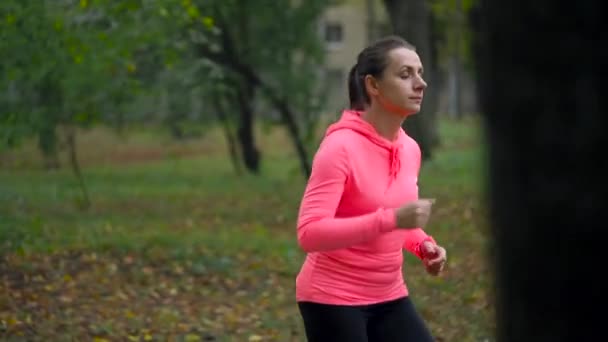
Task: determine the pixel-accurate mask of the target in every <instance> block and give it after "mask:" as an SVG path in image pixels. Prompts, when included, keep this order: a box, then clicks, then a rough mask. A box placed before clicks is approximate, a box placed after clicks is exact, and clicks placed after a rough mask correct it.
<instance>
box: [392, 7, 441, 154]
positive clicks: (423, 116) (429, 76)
mask: <svg viewBox="0 0 608 342" xmlns="http://www.w3.org/2000/svg"><path fill="white" fill-rule="evenodd" d="M384 4H385V6H386V10H387V12H388V13H389V16H390V20H391V24H392V26H393V31H394V33H395V34H397V35H399V36H401V37H402V38H404V39H405V40H407V41H408V42H410V43H412V44H414V45H415V46H416V51H417V52H418V55H419V56H420V59H421V60H422V65H423V66H424V73H425V75H426V76H425V80H426V81H427V83H428V85H429V86H428V88H427V89H426V90H425V94H424V103H423V105H422V109H421V111H420V113H418V114H416V115H412V116H410V117H409V118H408V119H407V120H405V122H404V129H405V131H406V132H407V133H408V134H409V135H410V136H411V137H412V138H414V140H416V141H417V142H418V144H419V145H420V149H421V150H422V157H423V158H424V159H430V158H431V157H432V155H433V153H432V151H433V148H434V147H435V146H436V145H437V144H438V143H439V136H438V133H437V124H436V121H437V107H438V101H439V87H440V85H439V82H438V81H439V74H438V71H437V68H436V61H435V58H434V57H435V56H434V55H435V53H434V48H433V41H432V40H431V38H432V27H431V26H432V25H431V24H432V23H431V20H432V17H431V15H432V14H431V9H430V7H429V4H428V1H426V0H407V1H406V0H384Z"/></svg>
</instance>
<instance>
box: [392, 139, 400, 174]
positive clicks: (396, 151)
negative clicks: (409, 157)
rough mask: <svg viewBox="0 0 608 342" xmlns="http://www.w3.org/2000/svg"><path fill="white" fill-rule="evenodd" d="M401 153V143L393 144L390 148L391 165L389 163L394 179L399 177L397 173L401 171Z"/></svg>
mask: <svg viewBox="0 0 608 342" xmlns="http://www.w3.org/2000/svg"><path fill="white" fill-rule="evenodd" d="M400 154H401V145H393V146H392V147H391V150H390V163H391V164H390V165H389V173H390V176H391V178H392V179H395V178H397V174H398V173H399V169H400V168H401V158H399V155H400Z"/></svg>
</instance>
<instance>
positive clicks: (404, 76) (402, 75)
mask: <svg viewBox="0 0 608 342" xmlns="http://www.w3.org/2000/svg"><path fill="white" fill-rule="evenodd" d="M408 77H410V74H401V78H408Z"/></svg>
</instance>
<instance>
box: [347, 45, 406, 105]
mask: <svg viewBox="0 0 608 342" xmlns="http://www.w3.org/2000/svg"><path fill="white" fill-rule="evenodd" d="M397 48H406V49H409V50H414V51H416V47H415V46H414V45H412V44H410V43H409V42H407V41H406V40H404V39H403V38H401V37H399V36H395V35H391V36H386V37H384V38H381V39H379V40H377V41H375V42H374V43H373V44H371V45H369V46H368V47H366V48H365V49H363V51H361V52H360V53H359V55H358V56H357V63H355V65H353V67H352V68H351V69H350V72H349V73H348V97H349V100H350V107H351V109H354V110H363V109H365V105H369V104H370V102H371V100H370V98H369V94H368V93H367V91H366V90H365V81H364V79H365V76H366V75H372V76H374V77H376V78H380V77H381V76H382V73H383V72H384V69H386V67H387V65H388V63H389V62H388V53H389V52H390V51H392V50H393V49H397Z"/></svg>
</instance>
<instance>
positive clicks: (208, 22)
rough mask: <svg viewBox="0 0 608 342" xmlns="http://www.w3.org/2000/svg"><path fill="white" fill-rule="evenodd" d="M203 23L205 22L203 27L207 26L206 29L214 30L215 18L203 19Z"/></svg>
mask: <svg viewBox="0 0 608 342" xmlns="http://www.w3.org/2000/svg"><path fill="white" fill-rule="evenodd" d="M201 21H202V22H203V25H205V27H206V28H213V24H214V22H213V18H211V17H204V18H203V19H201Z"/></svg>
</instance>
